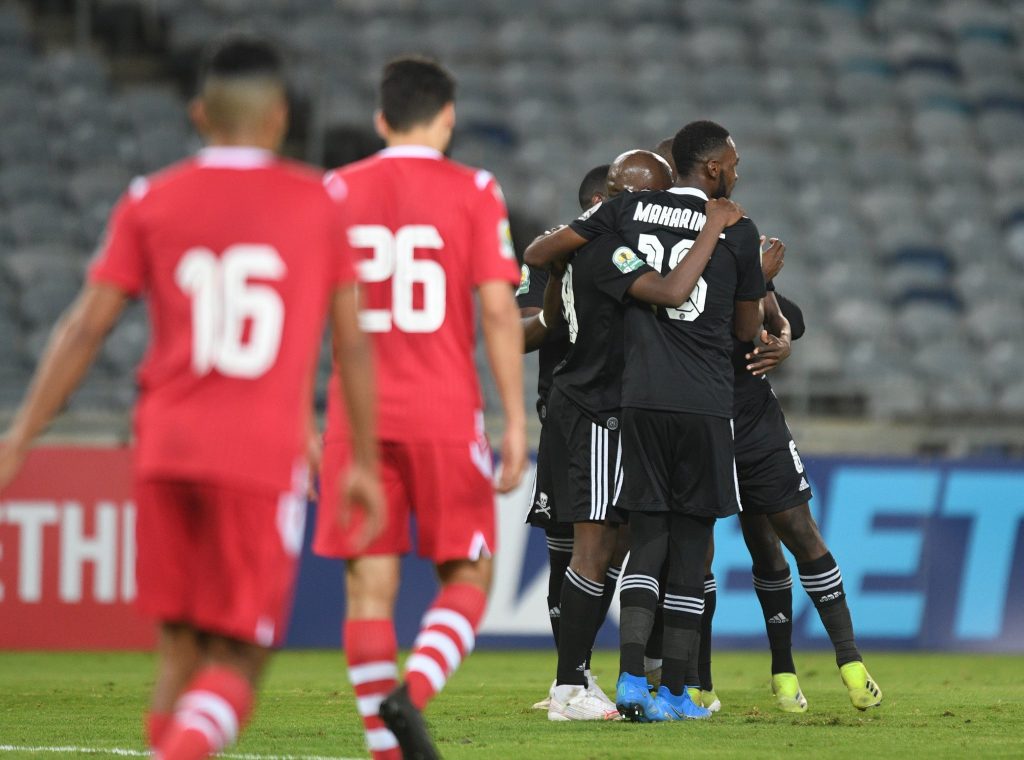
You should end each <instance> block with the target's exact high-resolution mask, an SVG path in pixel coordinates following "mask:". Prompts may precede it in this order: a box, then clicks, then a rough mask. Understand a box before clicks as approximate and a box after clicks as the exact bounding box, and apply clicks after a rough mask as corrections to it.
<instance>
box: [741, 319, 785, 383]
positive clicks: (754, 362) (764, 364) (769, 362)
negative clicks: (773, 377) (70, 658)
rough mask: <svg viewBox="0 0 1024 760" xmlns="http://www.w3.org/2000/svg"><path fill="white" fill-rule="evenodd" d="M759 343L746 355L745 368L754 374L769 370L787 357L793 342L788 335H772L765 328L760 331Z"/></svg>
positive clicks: (761, 373)
mask: <svg viewBox="0 0 1024 760" xmlns="http://www.w3.org/2000/svg"><path fill="white" fill-rule="evenodd" d="M761 344H762V345H760V346H758V347H757V348H755V349H754V350H753V351H752V352H750V353H749V354H747V355H746V359H747V361H749V362H750V364H748V365H747V370H748V371H749V372H750V374H752V375H754V376H760V375H763V374H765V373H766V372H771V371H772V370H773V369H775V368H776V367H778V366H779V365H780V364H782V362H784V361H786V359H788V358H789V355H790V353H792V350H793V344H792V342H791V341H790V339H789V337H788V336H784V337H782V338H780V337H778V336H777V335H772V334H771V333H769V332H768V331H767V330H762V331H761Z"/></svg>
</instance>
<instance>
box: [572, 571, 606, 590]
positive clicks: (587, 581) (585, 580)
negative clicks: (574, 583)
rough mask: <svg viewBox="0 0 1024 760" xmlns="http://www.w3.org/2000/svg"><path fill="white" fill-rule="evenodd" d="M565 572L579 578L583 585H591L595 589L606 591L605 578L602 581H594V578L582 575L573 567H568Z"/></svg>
mask: <svg viewBox="0 0 1024 760" xmlns="http://www.w3.org/2000/svg"><path fill="white" fill-rule="evenodd" d="M565 574H566V575H569V574H572V576H573V577H574V578H576V579H577V580H579V581H580V582H581V583H583V585H585V586H589V587H590V588H592V589H594V590H595V591H597V590H601V591H604V581H603V580H601V581H592V580H590V578H585V577H584V576H582V575H580V574H579V573H577V572H576V571H575V570H573V569H572V568H571V567H570V568H567V569H566V571H565Z"/></svg>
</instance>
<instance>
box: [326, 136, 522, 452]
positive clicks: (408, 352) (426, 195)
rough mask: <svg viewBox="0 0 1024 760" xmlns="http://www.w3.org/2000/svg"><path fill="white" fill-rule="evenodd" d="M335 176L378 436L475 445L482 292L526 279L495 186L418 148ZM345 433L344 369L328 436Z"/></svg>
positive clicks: (485, 175)
mask: <svg viewBox="0 0 1024 760" xmlns="http://www.w3.org/2000/svg"><path fill="white" fill-rule="evenodd" d="M337 173H338V174H339V175H340V176H341V178H342V179H343V180H344V182H345V185H346V187H347V188H348V196H347V198H346V203H345V216H346V219H347V230H348V241H349V244H350V245H351V246H352V247H353V248H354V249H356V257H357V259H358V261H359V265H358V271H359V280H360V282H361V283H362V290H363V303H362V310H361V311H360V314H359V318H360V324H361V325H362V327H363V329H364V330H366V331H367V332H368V333H370V334H371V337H372V339H373V346H374V357H375V369H376V377H377V398H378V421H377V430H378V437H379V438H380V439H381V440H385V441H417V440H419V441H422V440H454V441H474V440H477V438H478V435H479V433H478V424H479V423H478V416H479V413H480V410H481V408H482V403H481V397H480V385H479V382H478V380H477V375H476V365H475V363H474V360H473V355H474V348H475V329H474V326H475V313H474V299H473V291H474V288H475V286H477V285H480V284H481V283H484V282H487V281H493V280H497V281H503V282H508V283H509V284H510V285H516V284H518V282H519V267H518V265H517V264H516V259H515V252H514V250H513V248H512V238H511V235H510V234H509V227H508V214H507V212H506V210H505V201H504V199H503V198H502V195H501V190H500V188H499V187H498V184H497V182H496V181H495V179H494V177H493V176H492V175H491V174H490V173H489V172H486V171H482V170H478V169H472V168H470V167H467V166H463V165H461V164H458V163H456V162H454V161H449V160H448V159H446V158H444V156H442V155H441V154H440V153H438V152H437V151H434V150H431V149H430V148H426V147H421V146H402V147H395V148H388V149H385V150H383V151H381V152H380V153H377V154H376V155H374V156H372V157H370V158H368V159H366V160H364V161H360V162H358V163H355V164H352V165H350V166H347V167H344V168H343V169H341V170H339V171H338V172H337ZM346 431H347V425H346V422H345V419H344V408H343V405H342V403H341V395H340V386H339V382H338V377H337V373H335V374H334V377H333V378H332V381H331V392H330V397H329V400H328V422H327V440H336V439H338V438H341V437H344V436H345V435H346V434H347V432H346Z"/></svg>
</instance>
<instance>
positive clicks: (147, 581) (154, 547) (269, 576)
mask: <svg viewBox="0 0 1024 760" xmlns="http://www.w3.org/2000/svg"><path fill="white" fill-rule="evenodd" d="M135 491H136V496H135V498H136V504H137V508H138V522H137V524H136V531H135V535H136V541H137V544H138V557H137V559H136V564H135V568H136V572H135V575H136V580H137V583H138V599H137V602H136V604H137V606H138V608H139V609H140V610H141V611H142V612H143V613H144V614H146V615H149V616H152V617H154V618H156V619H157V620H160V621H162V622H166V623H187V624H189V625H192V626H193V627H195V628H197V629H199V630H201V631H207V632H210V633H215V634H219V635H222V636H227V637H230V638H234V639H240V640H242V641H247V642H249V643H252V644H258V645H260V646H264V647H270V646H274V645H277V644H280V643H281V641H282V640H283V639H284V634H285V630H286V628H287V622H288V614H289V612H290V608H291V600H292V588H293V586H294V583H295V575H296V571H297V569H298V558H299V553H300V552H301V550H302V538H303V532H304V526H305V519H306V499H305V494H304V493H302V492H301V491H296V492H292V493H284V494H281V493H267V492H264V491H261V490H244V489H240V488H237V487H231V486H225V485H220V484H215V483H192V482H188V481H177V480H141V481H139V482H137V483H136V486H135Z"/></svg>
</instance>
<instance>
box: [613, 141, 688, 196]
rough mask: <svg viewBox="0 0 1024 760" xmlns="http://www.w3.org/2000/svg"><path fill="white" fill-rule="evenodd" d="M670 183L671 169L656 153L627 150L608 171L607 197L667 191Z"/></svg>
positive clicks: (670, 185) (671, 180)
mask: <svg viewBox="0 0 1024 760" xmlns="http://www.w3.org/2000/svg"><path fill="white" fill-rule="evenodd" d="M672 182H673V178H672V167H671V166H669V164H668V162H667V161H666V160H665V159H663V158H662V157H661V156H659V155H658V154H657V153H652V152H651V151H649V150H628V151H626V152H625V153H623V154H622V155H621V156H619V157H618V158H616V159H615V161H613V162H612V165H611V167H610V168H609V169H608V197H609V198H614V197H615V196H616V195H618V194H619V193H633V192H638V191H640V190H668V189H669V188H670V187H672Z"/></svg>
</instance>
